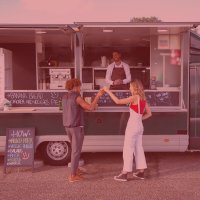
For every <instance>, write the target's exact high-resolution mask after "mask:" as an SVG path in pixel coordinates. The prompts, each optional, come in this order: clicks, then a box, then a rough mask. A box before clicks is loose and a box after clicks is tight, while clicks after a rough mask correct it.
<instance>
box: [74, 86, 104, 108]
mask: <svg viewBox="0 0 200 200" xmlns="http://www.w3.org/2000/svg"><path fill="white" fill-rule="evenodd" d="M103 94H104V92H103V91H101V90H100V91H99V93H98V94H97V96H96V97H95V99H94V101H93V102H92V103H91V104H89V103H87V102H85V101H84V99H83V98H82V97H81V96H79V97H78V98H77V99H76V103H77V104H78V105H80V106H81V107H82V108H83V109H85V110H89V111H93V110H94V108H95V106H96V104H97V102H98V99H99V97H101V96H102V95H103Z"/></svg>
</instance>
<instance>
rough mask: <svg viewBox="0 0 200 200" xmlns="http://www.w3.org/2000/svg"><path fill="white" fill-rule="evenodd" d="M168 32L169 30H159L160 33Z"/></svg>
mask: <svg viewBox="0 0 200 200" xmlns="http://www.w3.org/2000/svg"><path fill="white" fill-rule="evenodd" d="M167 31H168V30H167V29H158V30H157V32H158V33H163V32H167Z"/></svg>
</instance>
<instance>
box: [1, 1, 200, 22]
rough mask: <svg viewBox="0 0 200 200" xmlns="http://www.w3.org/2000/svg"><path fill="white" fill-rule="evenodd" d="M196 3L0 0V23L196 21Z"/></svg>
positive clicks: (198, 5)
mask: <svg viewBox="0 0 200 200" xmlns="http://www.w3.org/2000/svg"><path fill="white" fill-rule="evenodd" d="M199 10H200V0H0V23H20V24H22V23H23V24H32V23H36V24H54V23H58V24H63V23H64V24H72V23H73V22H129V21H130V18H133V17H143V16H144V17H150V16H156V17H158V18H159V19H161V20H162V21H164V22H189V21H192V22H193V21H199V22H200V12H199Z"/></svg>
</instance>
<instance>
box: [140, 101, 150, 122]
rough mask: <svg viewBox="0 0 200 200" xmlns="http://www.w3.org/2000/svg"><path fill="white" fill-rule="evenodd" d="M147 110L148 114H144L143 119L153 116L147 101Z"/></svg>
mask: <svg viewBox="0 0 200 200" xmlns="http://www.w3.org/2000/svg"><path fill="white" fill-rule="evenodd" d="M145 111H146V114H144V115H143V116H142V120H144V119H147V118H149V117H151V116H152V113H151V110H150V108H149V106H148V104H147V103H146V105H145Z"/></svg>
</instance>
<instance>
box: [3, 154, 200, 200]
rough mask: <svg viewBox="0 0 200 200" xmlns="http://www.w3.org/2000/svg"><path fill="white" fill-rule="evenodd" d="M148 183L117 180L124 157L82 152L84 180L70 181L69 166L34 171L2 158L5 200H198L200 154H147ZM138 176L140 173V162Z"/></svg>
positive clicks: (41, 166)
mask: <svg viewBox="0 0 200 200" xmlns="http://www.w3.org/2000/svg"><path fill="white" fill-rule="evenodd" d="M145 156H146V160H147V166H148V169H146V170H145V176H146V179H145V180H138V179H137V178H134V177H133V176H132V173H129V174H128V181H127V182H119V181H115V180H114V179H113V177H114V176H116V175H119V173H120V171H121V170H122V165H123V159H122V153H106V152H105V153H104V152H102V153H82V154H81V159H83V160H84V162H85V165H84V166H82V167H80V169H83V170H84V174H83V176H84V177H85V179H84V180H82V181H80V182H73V183H70V182H69V181H68V178H69V175H70V168H69V167H67V166H48V165H44V164H41V163H42V160H41V158H40V155H39V154H37V155H36V156H35V159H36V160H37V161H38V163H40V166H39V165H37V167H35V169H34V173H32V172H31V168H28V167H23V168H19V171H18V168H7V170H6V174H3V163H4V156H3V155H1V154H0V200H35V199H41V200H43V199H48V200H51V199H52V200H54V199H55V200H60V199H67V200H68V199H69V200H79V199H81V200H121V199H122V200H123V199H124V200H129V199H130V200H143V199H145V200H151V199H152V200H157V199H158V200H165V199H169V200H173V199H175V200H176V199H177V200H182V199H184V200H185V199H187V200H199V199H200V152H184V153H165V152H162V153H150V152H147V153H145ZM133 172H136V169H135V163H134V164H133Z"/></svg>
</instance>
